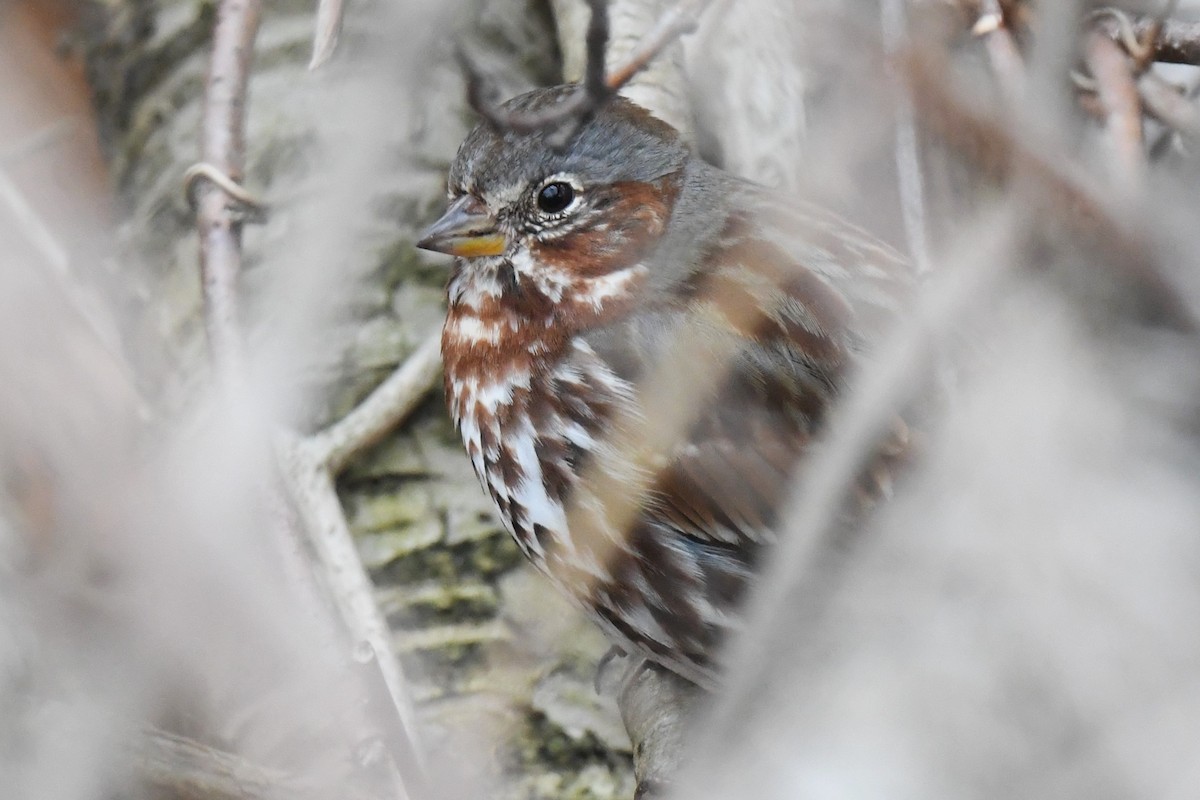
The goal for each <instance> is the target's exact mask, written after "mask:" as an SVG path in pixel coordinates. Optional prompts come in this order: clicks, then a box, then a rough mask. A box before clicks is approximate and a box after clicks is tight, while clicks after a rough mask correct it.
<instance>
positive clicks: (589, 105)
mask: <svg viewBox="0 0 1200 800" xmlns="http://www.w3.org/2000/svg"><path fill="white" fill-rule="evenodd" d="M710 2H711V0H680V1H679V2H677V3H675V4H674V5H672V6H671V7H670V8H668V9H667V10H666V11H665V12H664V13H663V15H662V16H661V17H660V18H659V20H658V22H657V23H656V24H655V25H654V27H653V28H652V29H651V30H650V31H649V33H647V34H646V35H645V36H644V37H643V38H642V40H641V41H640V42H639V43H638V46H637V47H636V48H634V51H633V52H632V53H631V54H630V56H629V58H627V59H626V60H625V61H623V62H622V63H621V64H619V65H617V66H616V67H615V68H614V69H613V70H612V72H611V73H610V74H608V76H607V77H606V76H605V65H604V57H605V50H606V46H607V43H608V36H609V25H608V5H607V2H606V0H587V3H588V7H589V8H590V9H591V14H592V16H591V19H590V21H589V22H588V30H587V62H586V65H585V68H584V79H583V82H582V83H581V84H580V85H579V86H578V87H577V89H576V91H574V92H572V93H571V94H569V95H568V96H567V97H565V98H564V99H563V100H562V101H561V102H559V103H558V104H557V105H555V106H554V107H552V108H549V109H546V110H544V111H538V112H532V113H529V112H525V113H521V112H512V111H508V110H506V109H504V108H502V107H501V106H500V105H499V104H498V103H497V102H496V96H497V92H496V89H495V87H494V86H492V85H491V84H490V82H488V81H487V80H486V78H484V76H483V75H482V74H481V73H480V72H479V70H478V69H477V68H476V66H475V64H474V63H473V62H472V61H471V59H470V58H469V57H468V56H467V54H466V52H465V51H464V50H463V48H461V47H459V48H458V59H459V62H460V63H461V64H462V67H463V71H464V72H465V73H466V75H467V99H468V101H469V102H470V104H471V107H472V108H473V109H475V111H476V112H478V113H479V115H480V116H482V117H483V118H484V119H485V120H486V121H487V122H488V123H489V124H490V125H491V126H492V127H494V128H496V129H497V130H501V131H514V132H517V133H529V132H532V131H540V130H554V129H558V133H559V136H558V137H557V138H558V140H559V141H561V142H563V143H565V142H566V140H567V139H569V138H570V136H571V134H573V133H574V132H575V130H576V129H577V128H578V126H579V124H581V123H582V122H583V121H584V120H586V119H587V118H588V117H589V116H590V115H591V114H594V113H595V112H596V111H597V110H598V109H599V108H601V107H602V106H603V105H604V104H605V103H607V102H608V100H609V98H611V97H612V96H613V95H615V94H617V93H618V92H619V91H620V90H621V89H622V88H623V87H624V86H625V85H626V84H628V83H629V81H631V80H632V79H633V78H634V76H636V75H637V74H638V73H639V72H641V71H642V70H643V69H645V68H646V66H647V65H648V64H650V62H651V61H653V60H654V59H655V58H656V57H657V56H658V55H659V53H661V52H662V51H663V50H664V49H665V48H666V47H667V46H669V45H670V44H671V43H672V42H674V41H675V40H676V39H678V38H679V37H680V36H683V35H684V34H686V33H690V32H691V31H694V30H695V29H696V27H697V26H698V25H699V21H700V15H701V14H702V13H703V12H704V9H705V8H707V6H708V5H709V3H710Z"/></svg>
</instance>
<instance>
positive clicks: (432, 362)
mask: <svg viewBox="0 0 1200 800" xmlns="http://www.w3.org/2000/svg"><path fill="white" fill-rule="evenodd" d="M441 374H442V356H441V349H440V336H439V335H437V334H434V335H431V336H429V337H428V338H427V339H426V340H425V341H424V342H422V343H421V346H420V347H418V348H417V349H416V350H415V351H413V353H412V355H410V356H409V357H408V359H407V360H405V362H404V363H403V364H401V365H400V367H399V368H398V369H397V370H396V371H395V372H393V373H392V374H391V375H390V376H389V377H388V378H387V380H385V381H384V382H383V383H381V384H380V385H379V386H378V388H376V389H375V391H373V392H371V394H370V395H368V396H367V398H366V399H365V400H363V401H362V402H361V403H359V404H358V406H357V407H355V409H354V410H353V411H351V412H350V413H349V414H347V415H346V416H344V417H342V419H340V420H338V421H337V422H336V423H334V424H333V425H331V426H329V427H328V428H326V429H325V430H323V431H321V432H320V433H317V434H315V435H314V436H313V437H312V438H311V439H310V444H311V446H312V447H313V449H314V451H315V452H316V453H317V455H318V457H319V458H320V460H321V462H322V463H324V464H325V466H326V468H328V469H329V471H330V472H332V473H333V474H334V475H336V474H337V473H339V472H341V471H342V469H343V468H344V467H345V466H346V464H347V462H349V461H350V459H352V458H354V456H355V455H357V454H358V453H360V452H362V451H363V450H365V449H366V448H367V447H370V446H371V445H372V444H374V443H375V442H377V441H379V440H380V439H381V438H382V437H384V436H386V435H387V434H388V433H389V432H390V431H392V430H393V429H395V427H396V426H397V425H399V424H400V422H401V421H403V420H404V418H405V417H407V416H408V415H409V414H410V413H411V412H412V410H413V409H414V408H415V407H416V405H417V403H419V402H420V401H421V398H423V397H424V396H425V395H426V394H427V393H428V392H429V390H430V388H432V387H433V385H434V383H435V382H436V381H437V379H438V378H439V377H440V376H441Z"/></svg>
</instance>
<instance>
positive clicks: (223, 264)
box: [196, 0, 261, 387]
mask: <svg viewBox="0 0 1200 800" xmlns="http://www.w3.org/2000/svg"><path fill="white" fill-rule="evenodd" d="M260 15H261V2H260V0H222V2H221V4H220V6H219V7H218V8H217V23H216V27H215V28H214V30H213V49H212V60H211V62H210V65H209V71H208V79H207V81H206V82H205V87H204V119H203V129H202V132H201V148H200V149H201V160H202V161H203V162H204V163H206V164H210V165H212V167H213V168H214V169H216V170H217V171H218V172H220V173H222V174H223V175H226V176H228V177H229V178H230V179H231V180H233V181H234V182H235V183H240V182H241V180H242V177H243V172H244V170H245V160H246V140H245V136H246V133H245V128H246V89H247V85H248V83H249V79H250V64H251V61H252V59H253V56H254V41H255V39H256V38H257V36H258V24H259V19H260ZM231 200H232V199H231V198H230V197H229V196H228V195H227V194H226V193H225V192H224V191H222V190H221V189H220V188H219V187H217V186H216V185H215V184H213V183H205V184H203V185H201V186H200V187H199V188H198V189H197V201H196V205H197V209H198V210H197V214H196V224H197V226H198V227H199V229H200V271H201V281H202V287H203V293H204V329H205V333H206V334H207V336H208V346H209V351H210V355H211V357H212V360H213V363H214V365H215V367H216V369H217V373H218V376H219V377H220V379H221V380H223V381H224V382H225V383H226V386H227V387H228V386H231V385H233V384H232V383H231V379H234V377H233V376H240V375H242V374H243V372H242V362H243V360H244V359H243V354H242V341H241V327H240V323H239V320H238V296H237V295H238V292H237V285H238V275H239V273H240V272H241V264H242V248H241V238H242V237H241V230H242V218H241V215H240V214H238V213H237V206H236V201H232V202H231Z"/></svg>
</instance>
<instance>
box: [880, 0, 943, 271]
mask: <svg viewBox="0 0 1200 800" xmlns="http://www.w3.org/2000/svg"><path fill="white" fill-rule="evenodd" d="M880 17H881V20H880V22H881V26H880V27H881V28H882V29H883V42H884V47H886V48H887V49H888V51H889V52H896V51H897V50H899V48H901V47H904V46H906V41H907V38H908V30H907V29H908V14H907V10H906V9H905V7H904V0H883V2H882V3H881V4H880ZM895 155H896V176H897V183H898V184H899V189H900V205H901V213H902V215H903V218H904V230H905V234H906V236H907V239H908V249H909V253H910V255H911V256H912V259H913V262H914V263H915V264H916V267H917V272H918V273H925V272H928V271H929V269H930V264H931V259H930V255H929V225H928V220H927V217H926V213H925V212H926V203H925V176H924V173H923V172H922V169H921V142H920V136H919V134H918V132H917V120H916V116H915V115H914V113H913V104H912V100H910V99H909V98H908V97H907V96H905V95H901V97H900V99H899V101H898V102H897V104H896V141H895Z"/></svg>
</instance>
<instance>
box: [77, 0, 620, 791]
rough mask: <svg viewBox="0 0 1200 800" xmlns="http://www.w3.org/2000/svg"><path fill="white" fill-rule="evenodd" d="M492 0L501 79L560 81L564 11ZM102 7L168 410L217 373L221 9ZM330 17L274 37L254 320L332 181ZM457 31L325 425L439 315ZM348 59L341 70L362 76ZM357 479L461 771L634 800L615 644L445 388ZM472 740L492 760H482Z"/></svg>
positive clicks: (118, 163)
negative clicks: (457, 421)
mask: <svg viewBox="0 0 1200 800" xmlns="http://www.w3.org/2000/svg"><path fill="white" fill-rule="evenodd" d="M472 8H473V9H474V10H473V13H472V14H471V15H470V19H471V23H470V24H471V26H472V28H473V30H472V32H471V36H473V37H474V38H475V39H476V40H478V41H479V42H480V43H482V45H481V46H482V49H483V50H484V51H485V52H486V54H487V58H488V62H487V63H488V64H489V67H491V68H494V69H495V70H496V71H497V72H498V73H499V75H500V78H501V82H502V84H503V85H507V86H509V87H519V86H521V85H522V84H523V85H526V86H528V85H532V84H535V83H544V82H548V81H550V80H553V79H554V77H555V75H556V74H557V72H558V69H559V65H558V63H557V51H556V49H555V38H554V32H553V24H552V22H551V20H550V17H549V14H548V11H547V9H546V8H545V7H544V6H543V5H542V4H539V3H535V2H528V1H527V0H504V2H500V3H496V2H477V3H474V4H473V6H472ZM88 11H89V15H90V19H89V24H88V25H87V26H86V28H85V32H84V33H83V34H82V36H83V38H84V44H85V47H86V50H87V54H88V61H89V66H90V69H91V74H92V79H93V84H94V88H95V94H96V103H97V106H98V109H99V112H100V116H101V119H102V129H103V134H104V138H105V142H106V144H107V146H108V148H109V151H110V157H111V160H112V164H113V167H114V175H115V180H116V183H117V185H118V187H119V191H120V195H121V198H122V200H123V201H124V203H125V224H124V225H123V227H122V250H123V264H124V266H123V267H122V269H123V270H124V271H125V274H123V275H122V276H121V278H122V282H123V283H124V284H125V285H127V286H129V287H130V292H129V296H128V297H127V298H126V299H125V301H126V313H125V315H124V316H125V317H126V319H127V320H129V321H130V330H129V331H128V335H129V339H130V341H132V342H136V343H139V345H140V352H139V356H140V362H141V363H143V364H148V365H150V367H151V369H149V370H148V371H147V373H146V374H148V375H163V376H166V378H165V379H164V380H161V381H160V380H158V379H155V381H154V382H153V385H151V386H147V387H144V388H145V389H146V390H147V393H148V394H149V395H150V396H151V397H154V398H156V399H157V401H158V403H159V404H160V405H161V406H162V407H164V408H167V409H169V408H171V407H172V406H176V405H178V404H180V403H184V402H186V398H187V396H188V394H189V392H191V391H193V390H194V389H195V388H196V386H197V385H198V380H197V376H198V375H202V374H203V372H204V369H205V368H204V366H203V364H204V358H203V346H204V341H203V335H202V325H201V320H200V316H199V299H200V297H199V282H198V274H197V266H196V241H195V234H194V227H193V226H194V223H193V219H192V216H191V213H190V211H189V209H188V206H187V203H186V200H185V198H184V196H183V193H182V190H181V183H180V177H181V176H182V174H183V172H184V170H185V169H186V168H187V167H188V166H189V165H190V164H191V163H192V162H193V161H194V160H195V159H196V157H197V152H198V146H197V141H198V139H197V137H198V131H199V115H200V102H199V99H200V89H201V85H202V81H203V73H204V69H205V65H206V50H205V45H206V41H207V36H208V33H209V31H210V28H211V21H212V11H213V8H212V4H211V3H207V2H195V0H90V2H89V3H88ZM369 11H370V8H369V6H366V5H365V4H364V5H363V7H353V6H352V9H351V16H350V18H349V19H348V20H347V26H346V31H345V33H344V35H343V39H342V42H343V45H342V46H343V48H353V47H354V46H355V44H354V43H355V41H356V37H360V36H365V35H366V33H365V30H364V29H365V27H366V26H367V25H369V21H368V17H369ZM312 24H313V23H312V3H311V2H309V0H302V1H299V2H292V1H289V2H274V3H270V4H269V5H268V7H267V10H266V14H265V17H264V20H263V27H262V33H261V35H260V37H259V45H258V52H257V58H256V69H255V73H254V76H253V78H252V82H251V88H250V98H249V130H248V136H247V139H248V145H249V153H248V164H247V181H246V183H247V186H248V187H249V188H250V189H251V190H252V191H255V192H257V193H259V194H260V195H261V196H263V197H264V198H265V199H266V200H267V201H268V202H270V203H271V204H272V206H273V213H272V216H271V220H270V222H269V223H268V224H267V225H266V226H263V227H261V228H250V229H248V230H247V235H246V248H247V253H246V263H247V265H248V269H249V271H248V274H247V276H246V291H247V292H248V293H249V294H250V295H251V297H250V300H249V302H248V307H249V308H250V311H249V312H248V315H249V316H250V319H249V321H248V327H250V328H251V331H252V333H251V335H253V329H254V325H255V324H256V321H255V319H254V317H253V313H254V312H253V309H254V305H255V304H254V298H253V293H254V289H255V287H256V286H257V285H258V282H257V281H256V278H255V275H254V273H255V270H256V269H270V268H272V266H273V265H272V263H271V251H272V248H273V247H276V246H277V245H278V244H279V242H280V241H282V240H283V239H284V238H286V237H287V236H288V235H289V232H288V223H289V221H294V220H295V219H298V218H299V215H300V213H301V212H300V210H299V209H301V208H302V206H303V204H304V203H305V197H306V196H307V195H308V194H311V193H312V192H313V191H314V190H316V189H319V186H318V187H316V189H314V185H313V182H314V180H315V181H319V180H320V169H321V165H322V163H323V157H324V154H323V153H322V151H321V146H322V145H321V144H320V143H319V142H318V138H317V137H316V136H315V135H314V134H313V131H312V129H311V121H312V120H311V113H312V112H311V109H312V108H313V107H314V106H317V107H319V104H320V103H321V99H322V96H323V94H324V93H329V92H334V91H337V90H338V85H339V84H338V83H337V81H336V80H332V79H328V80H327V79H326V78H325V77H324V76H323V75H322V74H321V73H317V74H310V73H308V72H307V71H306V69H305V67H306V63H307V59H308V56H309V40H310V37H311V33H312ZM440 33H443V32H430V36H437V35H440ZM444 33H446V34H447V35H446V36H445V39H446V42H445V44H446V46H445V47H434V48H431V52H434V53H436V54H437V58H438V59H439V61H440V62H442V63H439V64H438V65H435V68H434V69H432V70H431V72H430V74H431V75H434V76H435V78H434V79H432V80H428V81H425V82H424V87H425V88H424V89H423V90H422V91H423V93H424V97H423V98H419V100H420V99H423V100H424V102H423V103H422V105H423V107H425V108H427V109H429V111H428V113H426V114H425V115H424V117H423V119H422V124H421V125H418V126H397V127H398V128H404V129H402V130H398V131H397V133H396V142H395V147H394V148H393V149H392V152H393V153H394V163H393V164H392V165H391V166H392V168H393V171H392V172H391V173H390V174H382V175H379V176H377V177H378V181H377V183H373V184H372V185H370V186H366V187H364V189H363V191H367V192H369V193H370V203H369V206H370V208H371V209H373V213H372V215H371V216H370V218H368V219H358V220H356V221H355V227H356V233H355V235H356V236H357V237H359V239H358V246H356V247H353V248H350V250H349V251H347V252H346V253H345V254H344V256H345V261H346V263H344V264H339V265H338V269H339V270H341V271H343V272H344V274H345V275H346V276H347V278H346V280H348V281H354V282H355V286H354V291H353V292H352V296H351V301H350V303H349V306H350V313H349V314H348V315H347V317H348V318H347V319H346V320H345V321H346V323H347V324H346V325H345V326H343V328H342V330H343V331H347V330H348V331H352V332H353V333H352V335H350V336H349V337H348V338H347V341H348V346H347V347H346V348H345V349H344V350H343V352H342V353H341V356H340V358H339V359H337V361H336V363H334V364H331V365H330V366H329V368H328V369H327V370H325V371H324V372H323V373H322V374H320V375H317V376H314V377H313V378H312V381H313V383H314V385H319V386H325V387H329V390H328V392H326V393H325V394H324V396H325V398H326V399H325V401H324V402H323V403H322V404H320V405H319V406H318V407H317V408H312V409H309V414H308V418H309V419H308V422H309V424H311V425H314V426H315V425H317V424H321V423H324V422H328V421H330V420H332V419H335V418H337V417H339V416H341V415H342V414H344V413H345V412H346V411H347V410H348V409H349V408H350V407H352V405H353V404H354V403H355V402H356V401H357V400H358V399H360V398H361V397H362V396H363V395H364V394H365V393H366V392H367V391H369V389H370V388H371V387H373V386H374V385H376V384H377V383H378V382H379V381H380V380H382V379H383V377H385V376H386V375H387V373H388V372H389V371H390V370H391V368H392V367H394V366H395V365H396V364H397V363H398V362H400V361H401V360H403V359H404V357H405V356H406V355H407V354H408V353H409V352H410V351H411V350H412V349H413V348H414V347H415V346H416V345H417V344H418V343H419V342H420V341H421V339H422V337H423V336H424V335H425V334H426V333H427V332H428V331H429V330H431V328H432V327H433V326H434V325H436V324H437V322H438V320H439V318H440V314H441V303H442V287H443V284H444V281H445V277H446V275H445V271H444V270H445V267H444V264H442V263H440V262H432V261H427V260H426V258H425V256H423V255H421V254H419V253H418V251H416V250H415V249H414V248H413V247H412V241H413V238H414V232H415V231H416V230H418V229H419V227H420V226H421V225H422V224H423V223H425V222H427V221H429V220H430V219H432V217H433V215H434V214H435V213H436V211H437V209H438V206H439V205H440V203H441V198H442V182H443V178H444V174H445V168H446V166H447V165H448V162H449V159H450V158H451V157H452V156H453V152H454V148H455V147H456V145H457V143H458V141H459V140H460V139H461V138H462V136H463V135H464V134H465V132H466V127H467V125H468V124H469V114H468V113H467V112H466V110H465V108H464V103H463V93H462V91H461V89H460V83H459V79H458V77H457V75H456V73H455V72H454V70H453V68H452V67H451V63H452V62H451V58H450V48H449V43H450V37H449V35H448V32H444ZM332 68H333V69H334V70H335V74H336V70H342V71H343V72H342V77H343V78H344V74H345V70H347V69H353V67H352V66H350V67H347V66H346V64H345V63H335V64H334V65H333V67H332ZM305 109H309V110H307V111H306V110H305ZM147 342H150V343H153V344H152V345H151V346H147V345H146V343H147ZM339 486H340V491H341V494H342V498H343V501H344V504H345V506H346V509H347V514H348V517H349V519H350V523H351V526H352V528H353V530H354V531H355V533H356V535H357V536H358V541H359V545H360V550H361V553H362V556H363V559H364V561H365V562H366V564H367V566H368V568H369V569H370V570H371V573H372V576H373V577H374V579H375V581H376V585H377V590H378V598H379V602H380V604H381V606H382V607H383V609H384V611H385V613H386V614H387V615H388V618H389V621H390V622H391V624H392V627H393V630H394V632H395V646H396V648H397V650H398V652H399V653H400V655H401V658H402V660H403V661H404V665H405V668H406V672H407V674H408V675H409V676H410V677H411V678H412V680H413V682H414V686H413V692H414V694H415V698H416V701H417V703H418V707H419V714H420V717H421V721H422V723H423V726H424V728H423V730H422V731H421V733H422V735H423V736H424V739H425V744H426V746H427V748H428V750H429V751H430V752H431V753H433V754H434V758H433V761H434V763H433V768H434V769H437V768H438V762H437V760H438V756H437V755H436V754H438V753H442V754H449V758H450V759H451V763H453V764H454V768H455V769H456V770H459V771H460V772H462V771H465V770H469V769H470V768H474V767H477V768H478V769H479V771H480V773H481V775H486V774H488V773H493V774H501V775H503V776H504V779H503V780H504V784H503V788H502V789H501V790H500V791H496V792H495V793H494V794H492V795H491V796H498V797H555V798H563V797H577V798H607V797H629V796H631V794H632V792H633V775H632V767H631V759H630V752H629V744H628V740H627V738H626V736H625V733H624V731H623V729H622V726H621V721H620V718H619V716H618V714H617V712H616V709H615V707H614V706H613V704H612V702H611V700H610V699H608V698H602V697H600V696H598V695H597V694H596V693H595V690H594V689H593V686H592V681H593V671H594V664H595V663H596V661H597V659H598V657H599V656H600V655H601V653H602V652H603V650H604V648H605V644H604V642H603V641H602V639H601V637H600V636H599V634H598V633H597V632H596V631H594V630H593V629H592V628H591V627H590V626H589V625H587V624H586V623H584V622H583V621H582V620H581V619H580V618H579V617H577V616H576V615H575V613H574V612H573V611H571V610H570V609H569V608H567V607H566V606H565V605H564V604H563V603H562V602H561V601H560V600H558V599H557V597H556V596H555V595H554V593H553V592H552V590H551V589H550V587H549V586H548V585H547V584H546V583H545V582H543V581H542V580H541V579H540V578H539V577H538V576H536V575H534V574H533V573H532V571H531V570H529V569H528V568H527V567H525V566H524V564H523V562H522V560H521V559H520V557H519V554H518V552H517V550H516V547H515V545H514V544H513V543H512V542H511V541H510V540H509V538H508V536H507V535H506V534H504V532H503V531H502V530H501V529H500V527H499V526H498V524H497V523H496V521H495V519H494V518H493V516H492V512H491V509H490V507H489V504H488V503H487V501H486V499H485V497H484V495H483V494H482V492H481V491H480V489H479V486H478V484H477V483H476V481H475V478H474V477H473V475H471V473H470V469H469V466H468V463H467V460H466V459H465V458H463V456H462V453H461V449H460V445H459V443H458V442H457V439H456V436H455V435H454V433H453V431H452V430H451V429H450V426H449V422H448V421H447V419H446V416H445V413H444V411H443V409H442V403H441V398H440V396H436V393H435V396H431V398H430V399H429V401H428V402H427V403H426V405H425V406H424V408H423V409H422V411H421V412H420V413H419V414H418V415H417V416H416V417H415V418H414V419H413V420H412V421H411V422H410V423H409V424H408V425H407V426H406V428H405V429H404V430H403V431H401V432H399V433H398V434H397V435H395V436H394V437H392V438H390V439H389V440H388V441H387V442H386V443H384V444H383V445H381V446H380V447H378V448H377V449H376V450H375V451H374V452H372V453H370V454H369V455H368V456H367V457H365V458H363V459H361V460H360V461H358V462H357V463H355V464H353V465H352V466H351V467H350V468H349V469H348V470H347V471H346V472H345V473H344V475H343V476H342V479H341V481H340V485H339ZM480 731H484V732H486V736H491V737H493V738H495V739H499V740H500V741H502V742H503V746H502V747H501V748H499V750H498V751H492V750H490V749H484V750H480V749H479V748H478V747H476V746H475V745H476V743H475V742H472V741H470V740H471V739H472V738H473V737H477V736H478V735H479V732H480ZM468 732H471V733H468ZM485 739H486V737H485ZM464 752H466V753H473V754H474V755H472V756H471V757H469V758H467V759H463V758H462V757H461V756H460V755H458V754H461V753H464ZM480 756H482V758H480ZM468 778H469V776H468ZM464 785H469V783H467V784H464Z"/></svg>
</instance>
